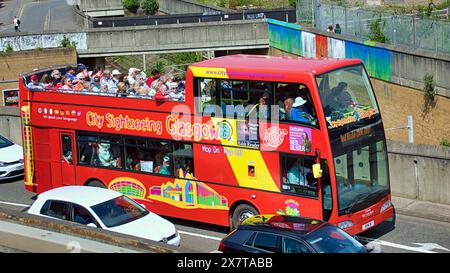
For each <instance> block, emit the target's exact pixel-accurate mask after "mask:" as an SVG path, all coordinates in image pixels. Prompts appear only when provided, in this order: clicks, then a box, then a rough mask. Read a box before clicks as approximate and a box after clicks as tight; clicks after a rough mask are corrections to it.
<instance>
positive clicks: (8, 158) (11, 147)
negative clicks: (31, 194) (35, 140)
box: [0, 135, 23, 181]
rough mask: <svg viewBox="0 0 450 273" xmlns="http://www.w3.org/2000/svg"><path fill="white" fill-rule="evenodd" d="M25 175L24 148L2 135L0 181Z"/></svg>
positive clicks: (0, 144) (0, 136) (0, 137)
mask: <svg viewBox="0 0 450 273" xmlns="http://www.w3.org/2000/svg"><path fill="white" fill-rule="evenodd" d="M22 175H23V149H22V146H19V145H17V144H14V143H13V142H12V141H10V140H9V139H7V138H5V137H3V136H2V135H0V181H1V180H5V179H11V178H17V177H20V176H22Z"/></svg>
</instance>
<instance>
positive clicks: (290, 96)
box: [20, 55, 395, 234]
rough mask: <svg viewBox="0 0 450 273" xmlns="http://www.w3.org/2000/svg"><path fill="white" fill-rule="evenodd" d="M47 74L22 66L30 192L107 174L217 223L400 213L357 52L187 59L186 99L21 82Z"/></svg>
mask: <svg viewBox="0 0 450 273" xmlns="http://www.w3.org/2000/svg"><path fill="white" fill-rule="evenodd" d="M52 69H54V68H52ZM44 73H49V69H48V68H47V69H42V70H38V71H33V72H32V73H28V74H24V75H22V76H21V78H20V107H21V114H22V125H23V126H22V128H23V144H24V145H23V146H24V154H25V157H24V158H25V159H26V162H25V186H26V189H28V190H30V191H33V192H37V193H40V192H43V191H46V190H48V189H51V188H55V187H61V186H64V185H87V186H98V187H105V188H109V189H113V190H116V191H119V192H122V193H124V194H126V195H128V196H130V197H132V198H134V199H135V200H137V201H138V202H140V203H142V204H144V205H146V206H147V207H148V208H149V209H151V210H152V211H154V212H156V213H158V214H160V215H165V216H171V217H177V218H183V219H188V220H194V221H201V222H206V223H211V224H216V225H222V226H236V225H237V224H238V223H239V222H240V221H241V220H242V219H244V218H246V217H249V216H251V215H254V214H257V213H278V214H283V215H293V216H306V217H312V218H316V219H323V220H325V221H328V222H331V223H333V224H336V225H338V226H340V227H341V228H343V229H345V230H346V231H347V232H349V233H350V234H358V233H361V232H363V231H365V230H368V229H370V228H372V227H374V226H376V225H378V224H380V223H381V222H384V221H385V220H388V219H391V218H392V219H395V218H394V216H395V214H394V208H393V206H392V204H391V201H390V200H391V195H390V185H389V171H388V161H387V151H386V140H385V135H384V130H383V123H382V119H381V115H380V111H379V107H378V105H377V102H376V99H375V95H374V92H373V88H372V86H371V83H370V80H369V77H368V75H367V73H366V71H365V68H364V66H363V64H362V63H361V61H359V60H354V59H304V58H290V57H289V58H287V57H269V56H251V55H234V56H226V57H220V58H215V59H210V60H206V61H202V62H199V63H195V64H192V65H191V66H189V68H188V70H187V72H186V84H185V88H186V89H185V94H184V98H183V99H181V101H180V100H178V101H172V100H170V99H164V100H161V99H155V98H154V97H151V96H149V95H146V96H139V95H128V96H126V97H123V96H117V95H115V94H114V93H108V92H100V93H98V92H84V91H73V90H47V91H32V90H29V89H28V88H26V85H27V83H28V82H29V81H30V77H31V76H32V75H37V76H38V77H41V76H42V75H43V74H44Z"/></svg>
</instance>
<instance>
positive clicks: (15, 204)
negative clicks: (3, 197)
mask: <svg viewBox="0 0 450 273" xmlns="http://www.w3.org/2000/svg"><path fill="white" fill-rule="evenodd" d="M0 204H5V205H9V206H16V207H23V208H28V207H30V205H25V204H19V203H12V202H4V201H0Z"/></svg>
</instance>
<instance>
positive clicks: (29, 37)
mask: <svg viewBox="0 0 450 273" xmlns="http://www.w3.org/2000/svg"><path fill="white" fill-rule="evenodd" d="M64 37H66V38H68V39H69V40H70V41H71V42H74V43H75V45H76V48H77V52H78V54H79V57H80V58H89V57H106V56H117V55H138V54H158V53H175V52H187V51H219V50H244V49H260V48H268V47H269V38H268V37H269V36H268V26H267V22H266V20H265V19H256V20H236V21H223V22H201V23H188V24H168V25H158V26H127V27H115V28H93V29H88V30H83V31H69V32H66V31H61V32H44V33H20V34H19V35H14V36H13V34H9V35H0V51H2V50H4V49H5V48H6V47H7V46H8V45H11V46H12V47H13V50H14V51H17V50H31V49H40V48H53V47H60V46H61V41H62V40H63V39H64Z"/></svg>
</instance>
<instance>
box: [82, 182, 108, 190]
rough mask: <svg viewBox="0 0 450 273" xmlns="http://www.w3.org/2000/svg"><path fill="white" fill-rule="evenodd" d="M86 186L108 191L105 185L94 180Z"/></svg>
mask: <svg viewBox="0 0 450 273" xmlns="http://www.w3.org/2000/svg"><path fill="white" fill-rule="evenodd" d="M86 186H89V187H96V188H103V189H106V186H105V184H103V183H102V182H100V181H98V180H92V181H91V182H89V183H87V185H86Z"/></svg>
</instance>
